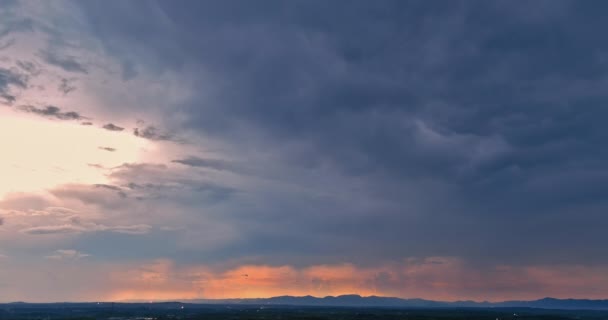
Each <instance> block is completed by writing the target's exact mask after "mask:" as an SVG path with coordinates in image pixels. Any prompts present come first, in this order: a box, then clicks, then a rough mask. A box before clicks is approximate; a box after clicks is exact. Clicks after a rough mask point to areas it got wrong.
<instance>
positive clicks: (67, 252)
mask: <svg viewBox="0 0 608 320" xmlns="http://www.w3.org/2000/svg"><path fill="white" fill-rule="evenodd" d="M90 256H91V255H90V254H88V253H84V252H80V251H78V250H73V249H60V250H56V251H55V252H53V253H52V254H51V255H48V256H46V257H45V258H47V259H53V260H80V259H82V258H86V257H90Z"/></svg>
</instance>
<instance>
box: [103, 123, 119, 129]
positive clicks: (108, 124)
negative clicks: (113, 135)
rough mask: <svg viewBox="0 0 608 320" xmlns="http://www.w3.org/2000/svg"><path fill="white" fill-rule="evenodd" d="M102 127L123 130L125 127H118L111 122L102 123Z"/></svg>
mask: <svg viewBox="0 0 608 320" xmlns="http://www.w3.org/2000/svg"><path fill="white" fill-rule="evenodd" d="M102 128H104V129H106V130H109V131H123V130H124V129H125V128H123V127H119V126H117V125H115V124H113V123H107V124H105V125H103V127H102Z"/></svg>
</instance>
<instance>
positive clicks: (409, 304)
mask: <svg viewBox="0 0 608 320" xmlns="http://www.w3.org/2000/svg"><path fill="white" fill-rule="evenodd" d="M181 301H182V302H186V303H205V304H217V303H221V304H257V305H297V306H328V307H329V306H333V307H401V308H540V309H564V310H577V309H578V310H608V300H587V299H555V298H544V299H539V300H531V301H504V302H477V301H456V302H443V301H433V300H424V299H401V298H394V297H378V296H369V297H362V296H359V295H354V294H353V295H341V296H336V297H334V296H327V297H323V298H319V297H313V296H303V297H294V296H279V297H272V298H261V299H224V300H215V299H209V300H181Z"/></svg>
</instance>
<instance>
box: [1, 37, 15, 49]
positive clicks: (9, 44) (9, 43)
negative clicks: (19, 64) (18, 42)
mask: <svg viewBox="0 0 608 320" xmlns="http://www.w3.org/2000/svg"><path fill="white" fill-rule="evenodd" d="M14 44H15V38H11V39H8V40H6V41H4V43H0V51H2V50H4V49H8V48H10V47H12V46H13V45H14Z"/></svg>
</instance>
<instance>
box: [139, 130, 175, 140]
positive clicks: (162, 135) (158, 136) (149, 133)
mask: <svg viewBox="0 0 608 320" xmlns="http://www.w3.org/2000/svg"><path fill="white" fill-rule="evenodd" d="M133 134H134V135H135V136H137V137H141V138H144V139H149V140H156V141H173V140H177V139H176V137H175V136H174V135H172V134H170V133H168V132H161V130H160V129H158V128H156V127H155V126H145V127H143V128H135V129H133Z"/></svg>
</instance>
